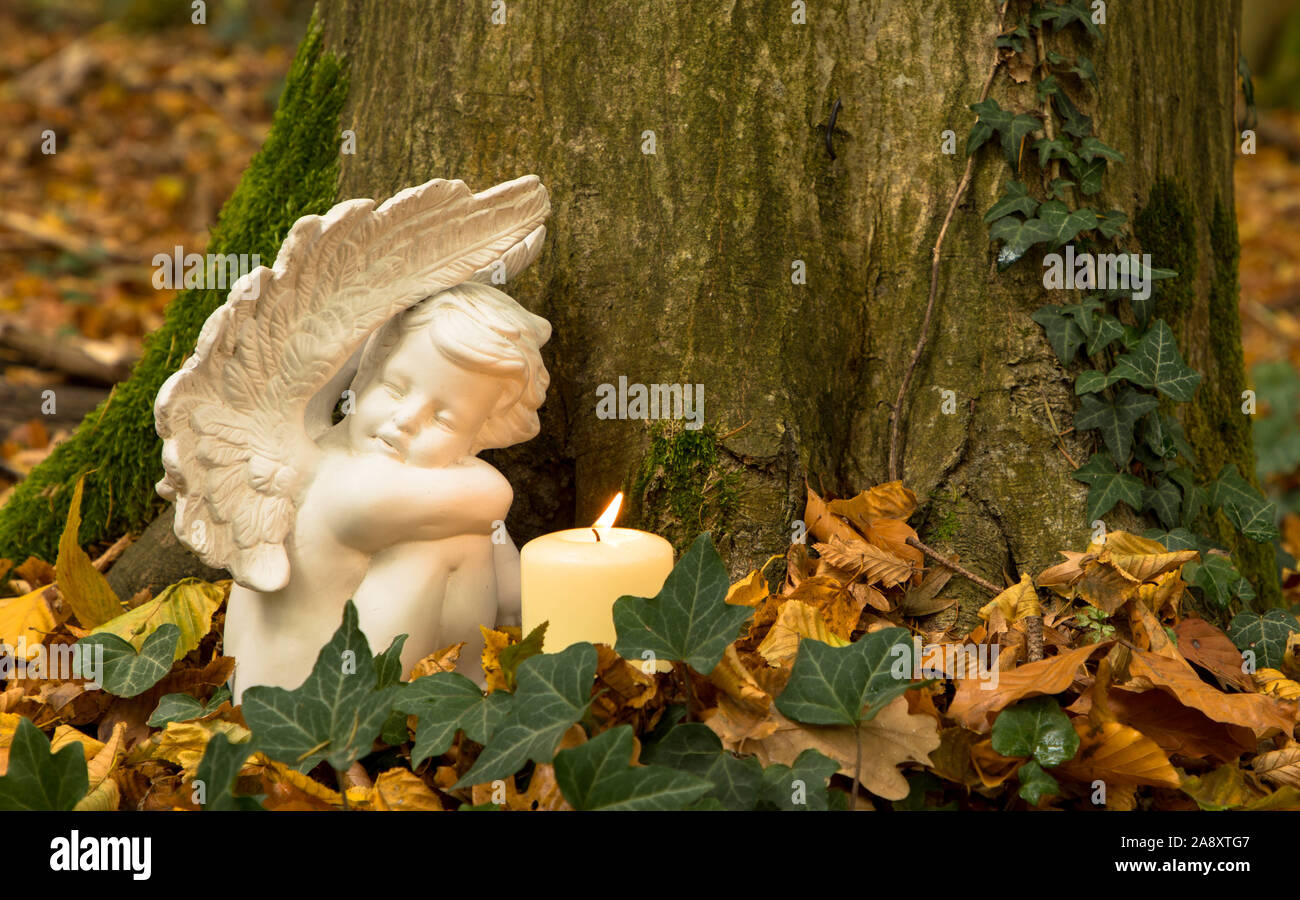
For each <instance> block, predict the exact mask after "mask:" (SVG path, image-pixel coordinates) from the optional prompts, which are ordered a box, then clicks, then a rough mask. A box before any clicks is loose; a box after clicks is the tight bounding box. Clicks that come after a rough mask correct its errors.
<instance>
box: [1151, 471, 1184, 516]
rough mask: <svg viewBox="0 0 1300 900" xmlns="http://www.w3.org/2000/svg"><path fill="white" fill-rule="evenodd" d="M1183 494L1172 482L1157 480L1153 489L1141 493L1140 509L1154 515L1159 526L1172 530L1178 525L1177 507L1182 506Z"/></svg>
mask: <svg viewBox="0 0 1300 900" xmlns="http://www.w3.org/2000/svg"><path fill="white" fill-rule="evenodd" d="M1182 501H1183V493H1182V491H1180V490H1179V489H1178V485H1176V484H1174V483H1173V482H1172V481H1165V480H1164V479H1157V480H1156V483H1155V486H1154V487H1149V488H1146V489H1145V490H1144V491H1143V492H1142V508H1143V509H1144V510H1145V509H1149V510H1151V511H1152V512H1154V513H1155V514H1156V518H1158V519H1159V520H1160V524H1161V525H1163V526H1165V527H1166V528H1173V527H1174V526H1176V525H1177V524H1178V507H1179V506H1180V505H1181V504H1182Z"/></svg>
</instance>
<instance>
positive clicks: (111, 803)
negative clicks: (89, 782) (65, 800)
mask: <svg viewBox="0 0 1300 900" xmlns="http://www.w3.org/2000/svg"><path fill="white" fill-rule="evenodd" d="M121 802H122V790H121V788H119V787H118V786H117V782H116V781H114V780H113V779H112V778H105V779H104V780H103V781H101V782H100V783H99V784H97V785H96V786H95V787H93V788H91V789H90V790H89V791H88V792H87V793H86V796H84V797H82V798H81V799H80V800H78V801H77V805H76V806H75V807H74V809H76V811H77V812H111V811H113V810H115V809H117V807H118V804H119V803H121Z"/></svg>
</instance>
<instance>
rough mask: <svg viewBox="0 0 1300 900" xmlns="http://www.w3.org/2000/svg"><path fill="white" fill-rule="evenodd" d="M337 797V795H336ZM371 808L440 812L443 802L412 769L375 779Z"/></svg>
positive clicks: (393, 770) (371, 792) (395, 770)
mask: <svg viewBox="0 0 1300 900" xmlns="http://www.w3.org/2000/svg"><path fill="white" fill-rule="evenodd" d="M335 796H337V795H335ZM369 802H370V808H371V809H374V810H381V811H398V812H402V811H408V810H416V811H424V812H430V811H440V810H442V809H443V806H442V801H441V800H439V799H438V795H437V794H436V793H434V792H433V791H432V790H430V789H429V786H428V785H427V784H425V783H424V781H423V780H422V779H421V778H420V776H419V775H416V774H415V773H414V772H412V771H411V770H410V769H401V768H398V769H389V770H388V771H387V772H383V773H381V774H380V776H379V777H378V778H377V779H375V786H374V787H373V788H371V789H370V798H369Z"/></svg>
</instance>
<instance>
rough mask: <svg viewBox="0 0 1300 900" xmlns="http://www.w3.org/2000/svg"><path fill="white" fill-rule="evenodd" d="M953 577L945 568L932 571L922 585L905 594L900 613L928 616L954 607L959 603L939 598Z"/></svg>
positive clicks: (937, 567) (899, 606) (911, 588)
mask: <svg viewBox="0 0 1300 900" xmlns="http://www.w3.org/2000/svg"><path fill="white" fill-rule="evenodd" d="M954 561H955V560H954ZM952 576H953V572H952V570H951V569H945V568H944V567H943V566H936V567H935V568H933V569H931V570H930V571H929V572H928V573H926V576H925V578H924V579H922V581H921V583H920V585H917V586H913V587H909V588H908V589H907V592H906V593H905V594H903V599H902V601H901V602H900V603H899V604H898V611H899V612H900V613H902V614H903V615H905V616H928V615H932V614H934V613H937V612H939V611H940V610H944V609H947V608H948V607H950V606H952V605H953V604H954V603H956V602H957V601H956V600H955V599H942V598H939V592H940V591H942V590H943V589H944V587H946V586H947V584H948V582H949V581H951V580H952ZM873 605H874V604H873ZM877 609H879V607H877ZM881 611H882V612H885V611H886V610H881Z"/></svg>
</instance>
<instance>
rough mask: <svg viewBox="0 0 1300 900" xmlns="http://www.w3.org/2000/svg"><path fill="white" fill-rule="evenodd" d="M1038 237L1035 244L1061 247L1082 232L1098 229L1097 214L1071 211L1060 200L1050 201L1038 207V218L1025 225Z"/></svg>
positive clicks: (1079, 210)
mask: <svg viewBox="0 0 1300 900" xmlns="http://www.w3.org/2000/svg"><path fill="white" fill-rule="evenodd" d="M1025 226H1026V227H1027V228H1029V229H1030V231H1031V232H1033V233H1034V234H1035V235H1037V237H1036V238H1035V240H1034V243H1045V244H1047V245H1048V246H1049V247H1059V246H1061V245H1062V244H1065V243H1067V242H1069V241H1072V240H1074V238H1075V237H1076V236H1077V235H1078V234H1079V233H1080V232H1082V231H1089V230H1091V229H1093V228H1096V227H1097V214H1096V213H1095V212H1093V211H1092V210H1091V209H1088V208H1086V207H1085V208H1083V209H1070V208H1069V207H1068V206H1066V205H1065V204H1064V203H1062V202H1061V201H1059V200H1048V201H1047V202H1045V203H1044V204H1043V205H1042V206H1040V207H1038V217H1037V218H1036V219H1030V220H1029V221H1028V222H1026V223H1025Z"/></svg>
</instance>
